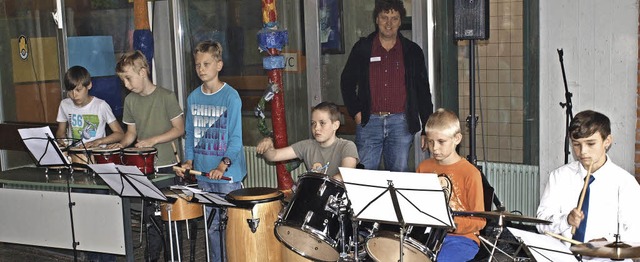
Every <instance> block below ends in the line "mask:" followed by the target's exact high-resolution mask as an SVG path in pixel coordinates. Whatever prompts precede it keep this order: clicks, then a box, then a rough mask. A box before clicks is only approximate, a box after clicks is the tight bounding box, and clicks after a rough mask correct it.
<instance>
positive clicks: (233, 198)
mask: <svg viewBox="0 0 640 262" xmlns="http://www.w3.org/2000/svg"><path fill="white" fill-rule="evenodd" d="M283 196H284V194H282V192H280V191H278V189H275V188H270V187H251V188H242V189H237V190H234V191H231V193H229V194H227V196H226V198H227V200H229V201H230V202H232V203H235V204H243V203H244V204H257V203H264V202H270V201H273V200H277V199H282V198H283Z"/></svg>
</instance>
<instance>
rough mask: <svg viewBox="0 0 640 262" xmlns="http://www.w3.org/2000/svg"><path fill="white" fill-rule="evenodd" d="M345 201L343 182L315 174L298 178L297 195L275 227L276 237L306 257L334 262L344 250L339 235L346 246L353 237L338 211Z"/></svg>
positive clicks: (347, 222)
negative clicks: (341, 221)
mask: <svg viewBox="0 0 640 262" xmlns="http://www.w3.org/2000/svg"><path fill="white" fill-rule="evenodd" d="M344 198H345V188H344V184H343V183H342V182H340V181H338V180H335V179H332V178H330V177H328V176H326V175H323V174H317V173H307V174H305V175H303V176H300V177H299V179H298V186H297V188H296V192H295V193H294V196H293V198H292V199H291V202H289V204H288V205H287V207H285V209H284V210H283V213H282V214H281V218H280V219H279V220H278V222H277V224H276V230H275V234H276V237H278V239H279V240H280V241H281V242H282V243H284V244H285V245H286V246H287V247H288V248H290V249H291V250H293V251H294V252H296V253H298V254H300V255H302V256H304V257H306V258H310V259H313V260H319V261H337V260H338V259H339V258H340V253H341V252H342V251H343V250H342V246H343V245H342V232H343V231H344V239H345V240H346V242H347V243H351V242H352V236H353V234H352V232H353V229H352V226H351V225H352V224H351V218H350V217H349V216H348V215H346V214H343V212H341V209H342V208H346V205H345V204H343V203H342V202H343V201H344ZM344 213H346V212H344ZM341 215H342V216H343V217H342V220H343V223H340V216H341ZM343 228H344V230H343ZM346 246H347V247H348V246H349V245H346ZM347 251H348V250H347Z"/></svg>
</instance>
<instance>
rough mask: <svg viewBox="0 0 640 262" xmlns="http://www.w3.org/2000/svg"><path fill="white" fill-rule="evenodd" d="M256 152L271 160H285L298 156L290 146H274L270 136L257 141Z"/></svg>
mask: <svg viewBox="0 0 640 262" xmlns="http://www.w3.org/2000/svg"><path fill="white" fill-rule="evenodd" d="M256 153H258V154H260V155H262V156H263V157H264V158H265V159H266V160H268V161H271V162H278V161H286V160H291V159H295V158H297V157H298V156H296V152H295V151H294V150H293V148H292V147H291V146H288V147H284V148H279V149H276V148H274V147H273V140H272V139H271V138H270V137H265V138H263V139H262V140H261V141H260V142H259V143H258V146H257V147H256Z"/></svg>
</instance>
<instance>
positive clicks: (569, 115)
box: [558, 49, 573, 164]
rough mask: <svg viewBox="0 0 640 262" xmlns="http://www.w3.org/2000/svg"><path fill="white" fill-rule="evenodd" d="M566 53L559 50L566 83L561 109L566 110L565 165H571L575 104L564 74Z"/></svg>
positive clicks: (563, 77) (563, 73)
mask: <svg viewBox="0 0 640 262" xmlns="http://www.w3.org/2000/svg"><path fill="white" fill-rule="evenodd" d="M563 55H564V52H563V51H562V49H558V58H559V59H560V67H561V68H562V80H563V81H564V99H565V102H564V103H562V102H560V107H562V108H564V109H565V115H566V116H565V130H566V132H565V133H564V163H565V164H566V163H569V154H571V153H570V152H569V124H570V123H571V120H573V103H572V102H571V97H572V96H573V94H571V92H569V87H568V86H567V75H566V74H565V72H564V60H563V59H562V56H563Z"/></svg>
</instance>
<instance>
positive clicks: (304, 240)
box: [275, 224, 340, 261]
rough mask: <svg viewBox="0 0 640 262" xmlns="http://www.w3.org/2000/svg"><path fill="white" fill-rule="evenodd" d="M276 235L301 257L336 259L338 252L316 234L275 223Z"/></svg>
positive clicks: (323, 259)
mask: <svg viewBox="0 0 640 262" xmlns="http://www.w3.org/2000/svg"><path fill="white" fill-rule="evenodd" d="M275 233H276V237H277V238H278V240H280V241H281V242H282V243H283V244H285V246H287V247H288V248H289V249H291V250H292V251H294V252H296V253H298V254H300V255H301V256H303V257H306V258H311V259H314V260H319V261H338V259H339V258H340V253H339V252H338V251H337V250H336V249H335V248H334V247H332V246H331V245H329V244H328V243H327V242H325V241H323V240H322V239H320V238H318V235H316V234H310V233H309V232H307V231H305V230H303V229H301V228H299V227H297V226H289V225H281V224H276V230H275Z"/></svg>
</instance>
